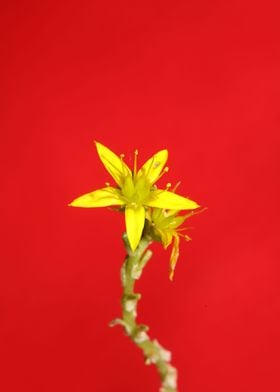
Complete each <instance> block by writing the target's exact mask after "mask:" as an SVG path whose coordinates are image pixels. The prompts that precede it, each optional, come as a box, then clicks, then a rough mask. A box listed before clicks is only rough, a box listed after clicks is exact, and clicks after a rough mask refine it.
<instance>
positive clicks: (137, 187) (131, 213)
mask: <svg viewBox="0 0 280 392" xmlns="http://www.w3.org/2000/svg"><path fill="white" fill-rule="evenodd" d="M95 144H96V148H97V153H98V155H99V158H100V159H101V161H102V162H103V164H104V166H105V168H106V169H107V171H108V172H109V173H110V175H111V176H112V177H113V179H114V180H115V182H116V185H117V186H114V187H113V186H109V185H108V186H106V187H105V188H101V189H98V190H95V191H92V192H89V193H86V194H84V195H82V196H80V197H78V198H77V199H75V200H74V201H72V202H71V203H70V204H69V205H70V206H72V207H84V208H95V207H107V206H112V205H113V206H120V208H121V209H124V210H125V223H126V231H127V236H128V240H129V243H130V246H131V249H132V251H135V249H136V248H137V246H138V244H139V241H140V239H141V236H142V232H143V228H144V224H145V217H146V210H147V208H148V207H156V208H159V209H169V210H174V209H175V210H193V209H196V208H198V207H199V205H198V204H197V203H196V202H195V201H193V200H190V199H188V198H185V197H183V196H180V195H177V194H175V193H174V192H169V191H168V190H166V189H157V188H156V186H155V182H156V181H157V180H158V179H159V178H160V177H161V176H162V175H163V174H164V173H165V172H167V171H168V168H167V167H166V168H164V166H165V164H166V161H167V158H168V151H167V150H161V151H159V152H157V153H156V154H155V155H153V156H152V157H151V158H150V159H148V160H147V162H146V163H145V164H144V165H143V166H142V167H141V168H140V170H137V157H138V151H137V150H136V151H135V154H134V167H133V170H131V169H130V168H129V167H128V166H127V165H126V163H125V162H124V160H123V158H124V157H123V155H120V157H119V156H117V155H116V154H115V153H113V152H112V151H111V150H110V149H109V148H107V147H105V146H104V145H103V144H101V143H98V142H95Z"/></svg>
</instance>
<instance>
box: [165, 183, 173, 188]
mask: <svg viewBox="0 0 280 392" xmlns="http://www.w3.org/2000/svg"><path fill="white" fill-rule="evenodd" d="M171 186H172V185H171V183H170V182H168V183H167V184H166V190H168V189H170V188H171Z"/></svg>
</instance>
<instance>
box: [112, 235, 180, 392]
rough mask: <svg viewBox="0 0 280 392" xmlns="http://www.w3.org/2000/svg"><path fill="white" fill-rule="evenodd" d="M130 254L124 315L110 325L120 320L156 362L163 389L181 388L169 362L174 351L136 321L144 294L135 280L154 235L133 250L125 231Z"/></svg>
mask: <svg viewBox="0 0 280 392" xmlns="http://www.w3.org/2000/svg"><path fill="white" fill-rule="evenodd" d="M123 239H124V243H125V248H126V251H127V256H126V258H125V261H124V264H123V266H122V269H121V281H122V287H123V295H122V301H121V303H122V318H121V319H116V320H114V321H113V322H112V323H111V326H113V325H116V324H120V325H122V326H123V328H124V330H125V332H126V334H127V335H128V336H129V337H130V338H131V339H132V341H133V342H134V343H135V344H136V345H137V346H138V347H139V348H140V349H141V350H142V351H143V354H144V356H145V363H146V364H147V365H149V364H154V365H155V366H156V368H157V370H158V372H159V375H160V379H161V387H160V392H178V390H177V369H176V368H175V367H173V366H172V365H171V364H170V360H171V353H170V352H169V351H167V350H166V349H164V348H163V347H162V346H161V345H160V344H159V343H158V341H157V340H151V338H150V337H149V335H148V334H147V331H148V327H147V326H146V325H143V324H137V322H136V317H137V303H138V301H139V299H140V298H141V295H140V294H138V293H135V292H134V285H135V281H136V280H138V279H139V278H140V276H141V275H142V272H143V269H144V267H145V265H146V264H147V262H148V261H149V260H150V258H151V257H152V251H151V250H149V249H148V247H149V245H150V244H151V239H150V238H149V237H147V236H144V237H143V238H142V239H141V241H140V243H139V246H138V248H137V249H136V250H135V251H134V252H132V250H131V248H130V246H129V243H128V240H127V236H126V234H124V236H123Z"/></svg>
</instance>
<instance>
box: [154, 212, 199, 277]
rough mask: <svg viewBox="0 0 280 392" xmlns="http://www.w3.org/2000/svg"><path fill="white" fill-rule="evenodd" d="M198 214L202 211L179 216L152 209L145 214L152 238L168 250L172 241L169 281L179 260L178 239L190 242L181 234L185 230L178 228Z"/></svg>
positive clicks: (175, 213) (187, 237)
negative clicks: (181, 238)
mask: <svg viewBox="0 0 280 392" xmlns="http://www.w3.org/2000/svg"><path fill="white" fill-rule="evenodd" d="M199 212H202V210H199V211H191V212H189V213H188V214H185V215H179V213H180V211H178V210H165V209H160V208H154V209H151V210H150V211H149V212H148V214H147V218H148V220H149V222H150V224H151V229H152V233H153V236H154V237H155V238H156V239H158V240H160V241H161V242H162V244H163V246H164V248H165V249H166V248H168V246H169V245H171V243H172V241H173V245H172V251H171V255H170V269H169V278H170V280H173V277H174V271H175V267H176V264H177V261H178V258H179V245H180V237H183V238H184V239H185V240H187V241H190V240H191V238H190V237H189V236H188V235H186V234H183V233H182V231H183V230H184V229H185V228H180V226H181V225H182V224H183V223H184V222H185V220H186V219H187V218H189V217H190V216H192V215H194V214H196V213H199Z"/></svg>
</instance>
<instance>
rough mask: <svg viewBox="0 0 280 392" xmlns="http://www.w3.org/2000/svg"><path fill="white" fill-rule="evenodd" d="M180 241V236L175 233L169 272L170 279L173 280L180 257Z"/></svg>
mask: <svg viewBox="0 0 280 392" xmlns="http://www.w3.org/2000/svg"><path fill="white" fill-rule="evenodd" d="M179 243H180V237H179V236H178V235H177V234H176V235H174V242H173V248H172V252H171V256H170V272H169V279H170V280H173V277H174V271H175V267H176V264H177V261H178V257H179Z"/></svg>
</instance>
